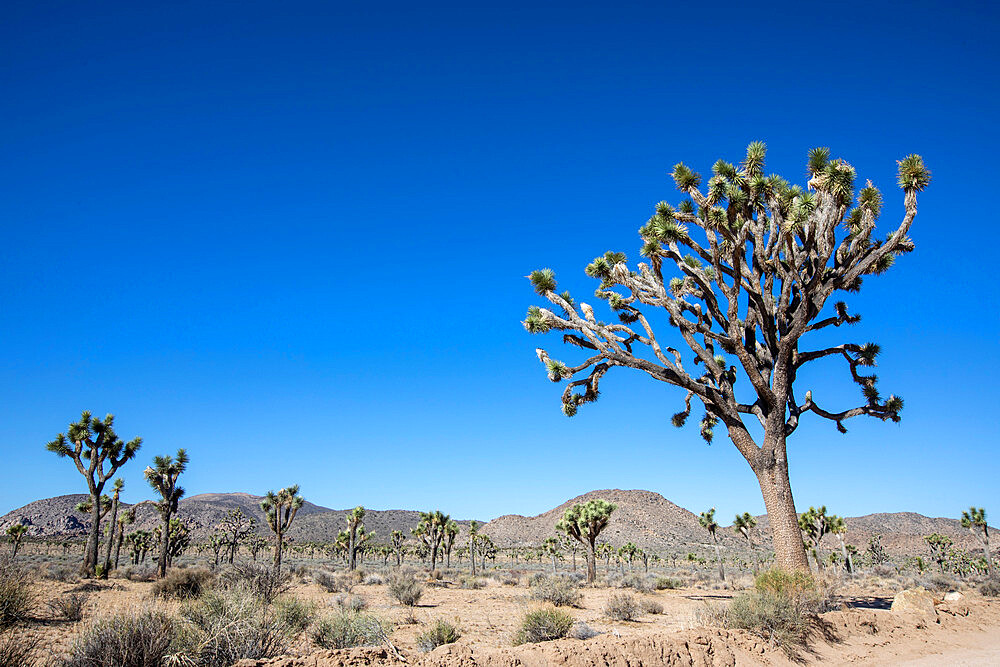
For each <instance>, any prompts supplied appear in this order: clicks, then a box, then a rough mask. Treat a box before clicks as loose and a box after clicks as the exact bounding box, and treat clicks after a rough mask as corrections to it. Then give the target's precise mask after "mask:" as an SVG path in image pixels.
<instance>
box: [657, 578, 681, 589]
mask: <svg viewBox="0 0 1000 667" xmlns="http://www.w3.org/2000/svg"><path fill="white" fill-rule="evenodd" d="M680 587H681V582H680V581H679V580H677V579H673V578H671V577H657V578H656V579H654V580H653V588H655V589H656V590H658V591H666V590H673V589H675V588H680Z"/></svg>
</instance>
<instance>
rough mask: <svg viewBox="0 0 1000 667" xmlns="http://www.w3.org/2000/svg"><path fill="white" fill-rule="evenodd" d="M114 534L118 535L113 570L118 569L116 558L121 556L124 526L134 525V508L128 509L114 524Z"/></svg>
mask: <svg viewBox="0 0 1000 667" xmlns="http://www.w3.org/2000/svg"><path fill="white" fill-rule="evenodd" d="M116 523H117V525H116V526H115V532H116V533H117V534H118V538H117V539H116V540H115V569H116V570H117V569H118V558H119V557H120V556H121V552H122V541H123V540H124V539H125V526H129V525H131V524H133V523H135V508H134V507H130V508H128V509H127V510H126V511H125V512H124V513H123V514H122V515H121V516H120V517H118V521H117V522H116Z"/></svg>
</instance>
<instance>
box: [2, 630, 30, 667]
mask: <svg viewBox="0 0 1000 667" xmlns="http://www.w3.org/2000/svg"><path fill="white" fill-rule="evenodd" d="M36 648H38V637H36V636H34V635H32V636H24V635H15V634H13V633H12V632H3V633H0V667H35V665H37V664H38V661H37V660H35V649H36Z"/></svg>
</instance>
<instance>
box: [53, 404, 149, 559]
mask: <svg viewBox="0 0 1000 667" xmlns="http://www.w3.org/2000/svg"><path fill="white" fill-rule="evenodd" d="M114 420H115V418H114V416H113V415H110V414H109V415H107V416H106V417H105V418H104V420H103V421H101V420H100V419H95V418H93V417H91V416H90V413H89V412H84V413H83V414H82V415H81V416H80V421H78V422H75V423H72V424H70V425H69V430H68V431H67V433H68V437H67V435H64V434H62V433H60V434H59V435H57V436H56V439H55V440H53V441H52V442H50V443H48V444H47V445H46V446H45V447H46V449H48V450H49V451H50V452H53V453H55V454H56V455H58V456H60V457H68V458H70V459H72V461H73V463H75V464H76V469H77V470H78V471H80V474H81V475H83V476H84V478H85V479H86V480H87V490H88V491H89V492H90V507H91V515H92V516H91V525H90V534H89V535H88V537H87V546H86V550H85V551H84V558H83V574H84V576H87V577H93V576H94V572H95V570H96V569H97V558H98V551H99V542H100V535H101V502H100V498H101V494H102V493H103V491H104V485H105V484H107V482H108V480H109V479H111V478H112V477H114V475H115V473H116V472H118V469H119V468H121V467H122V466H123V465H125V464H126V463H128V462H129V461H131V460H132V459H133V458H134V457H135V454H136V452H138V451H139V448H140V447H141V446H142V438H134V439H132V440H130V441H128V442H123V441H122V439H121V438H119V437H118V434H117V433H115V430H114Z"/></svg>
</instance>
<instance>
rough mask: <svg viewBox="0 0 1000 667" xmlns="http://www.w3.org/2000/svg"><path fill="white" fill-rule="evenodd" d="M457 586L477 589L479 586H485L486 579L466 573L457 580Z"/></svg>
mask: <svg viewBox="0 0 1000 667" xmlns="http://www.w3.org/2000/svg"><path fill="white" fill-rule="evenodd" d="M458 587H459V588H465V589H469V590H473V591H478V590H479V589H481V588H486V581H485V580H483V579H480V578H478V577H470V576H468V575H466V576H464V577H462V578H461V579H459V580H458Z"/></svg>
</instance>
